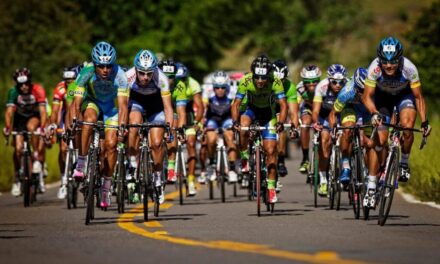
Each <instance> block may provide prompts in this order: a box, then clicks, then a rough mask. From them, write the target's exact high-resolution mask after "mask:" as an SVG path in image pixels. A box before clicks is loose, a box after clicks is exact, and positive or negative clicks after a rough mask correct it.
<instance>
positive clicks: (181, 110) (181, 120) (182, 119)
mask: <svg viewBox="0 0 440 264" xmlns="http://www.w3.org/2000/svg"><path fill="white" fill-rule="evenodd" d="M185 110H186V107H185V106H183V105H180V106H178V107H177V108H176V112H177V118H178V122H177V127H183V126H184V125H185V124H186V111H185Z"/></svg>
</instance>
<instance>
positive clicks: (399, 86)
mask: <svg viewBox="0 0 440 264" xmlns="http://www.w3.org/2000/svg"><path fill="white" fill-rule="evenodd" d="M377 56H378V57H377V58H375V59H374V60H373V61H372V62H371V64H370V66H369V68H368V75H367V80H366V81H365V92H364V94H363V97H362V99H363V102H364V104H365V106H366V108H367V109H368V111H369V112H370V113H371V114H372V115H373V116H372V123H373V124H374V125H377V126H379V129H378V134H379V137H377V139H376V141H375V145H376V147H375V150H376V151H377V152H374V151H373V155H374V157H370V158H374V160H377V159H378V156H377V155H378V153H379V152H381V151H382V149H383V147H384V146H385V145H386V143H387V140H388V130H387V128H386V127H384V126H380V125H381V124H382V122H383V121H384V120H385V121H387V122H389V121H390V120H391V116H392V115H393V111H394V110H397V113H398V116H399V121H400V125H401V126H403V127H408V128H413V127H414V123H415V121H416V115H417V112H418V113H419V116H420V119H421V122H422V125H421V126H422V129H423V130H424V132H423V134H424V135H425V136H428V135H429V134H430V131H431V126H430V125H429V122H428V118H427V115H426V104H425V99H424V97H423V94H422V87H421V84H420V79H419V73H418V71H417V68H416V66H415V65H414V64H413V63H412V62H411V61H410V60H409V59H407V58H405V57H404V56H403V46H402V44H401V43H400V41H399V40H398V39H396V38H394V37H387V38H384V39H382V40H381V41H380V43H379V45H378V47H377ZM373 98H374V99H373ZM413 140H414V137H413V133H412V132H410V131H404V132H403V144H402V158H401V163H400V168H401V173H400V174H401V175H400V177H399V181H404V182H406V181H408V179H409V177H410V169H409V165H408V159H409V154H410V151H411V146H412V143H413ZM378 172H379V164H377V162H376V163H375V164H373V165H372V166H371V167H370V168H369V176H368V189H369V190H371V191H369V193H373V192H374V190H375V188H376V181H377V177H376V176H377V174H378Z"/></svg>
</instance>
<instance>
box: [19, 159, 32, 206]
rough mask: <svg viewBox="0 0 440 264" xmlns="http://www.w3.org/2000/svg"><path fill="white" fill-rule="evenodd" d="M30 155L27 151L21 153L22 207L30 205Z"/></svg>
mask: <svg viewBox="0 0 440 264" xmlns="http://www.w3.org/2000/svg"><path fill="white" fill-rule="evenodd" d="M29 166H30V156H29V153H25V154H24V155H23V172H22V173H23V175H20V178H21V179H22V183H23V187H22V188H23V203H24V207H28V206H29V205H30V200H31V177H32V176H31V173H30V172H31V170H30V167H29Z"/></svg>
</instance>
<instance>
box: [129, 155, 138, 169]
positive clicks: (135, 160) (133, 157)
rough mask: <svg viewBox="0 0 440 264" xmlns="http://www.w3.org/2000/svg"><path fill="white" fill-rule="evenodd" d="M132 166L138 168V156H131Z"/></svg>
mask: <svg viewBox="0 0 440 264" xmlns="http://www.w3.org/2000/svg"><path fill="white" fill-rule="evenodd" d="M130 166H131V167H132V168H135V169H136V168H137V159H136V156H130Z"/></svg>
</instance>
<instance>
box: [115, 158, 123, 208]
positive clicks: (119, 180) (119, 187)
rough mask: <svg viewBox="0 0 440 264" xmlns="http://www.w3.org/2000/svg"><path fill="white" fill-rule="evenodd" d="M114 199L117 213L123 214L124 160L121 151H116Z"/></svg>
mask: <svg viewBox="0 0 440 264" xmlns="http://www.w3.org/2000/svg"><path fill="white" fill-rule="evenodd" d="M116 200H117V203H118V213H120V214H123V213H124V211H125V162H124V154H123V152H120V153H118V170H117V175H116Z"/></svg>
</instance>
